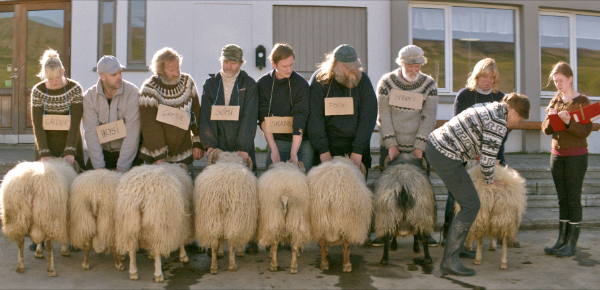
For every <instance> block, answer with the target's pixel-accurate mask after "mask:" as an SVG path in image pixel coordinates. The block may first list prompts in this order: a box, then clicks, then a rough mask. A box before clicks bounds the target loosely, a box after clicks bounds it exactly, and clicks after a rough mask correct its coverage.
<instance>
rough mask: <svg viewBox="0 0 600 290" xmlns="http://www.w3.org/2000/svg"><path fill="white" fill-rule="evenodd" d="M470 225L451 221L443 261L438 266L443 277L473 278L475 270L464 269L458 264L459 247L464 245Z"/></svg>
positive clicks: (456, 220) (455, 220) (454, 220)
mask: <svg viewBox="0 0 600 290" xmlns="http://www.w3.org/2000/svg"><path fill="white" fill-rule="evenodd" d="M470 228H471V224H468V223H465V222H462V221H460V220H458V219H453V220H452V224H450V229H449V230H448V237H447V238H446V247H445V248H444V259H443V260H442V263H441V264H440V272H442V274H444V275H456V276H473V275H475V270H473V269H469V268H466V267H465V266H463V264H462V263H461V262H460V257H459V255H460V246H461V245H463V244H464V243H465V240H466V239H467V235H468V234H469V229H470Z"/></svg>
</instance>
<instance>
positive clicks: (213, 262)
mask: <svg viewBox="0 0 600 290" xmlns="http://www.w3.org/2000/svg"><path fill="white" fill-rule="evenodd" d="M219 244H220V240H213V241H212V242H211V243H210V250H211V251H212V256H211V259H210V260H211V262H210V273H211V274H217V269H219V266H218V265H217V251H218V250H219Z"/></svg>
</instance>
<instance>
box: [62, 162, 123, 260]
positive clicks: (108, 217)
mask: <svg viewBox="0 0 600 290" xmlns="http://www.w3.org/2000/svg"><path fill="white" fill-rule="evenodd" d="M121 176H122V174H120V173H117V172H114V171H110V170H107V169H96V170H91V171H87V172H85V173H83V174H81V175H79V176H78V177H77V178H76V179H75V181H74V182H73V187H72V189H71V194H70V195H69V242H70V243H71V246H73V247H75V248H80V249H83V250H84V256H83V264H82V265H81V267H82V268H83V270H88V269H89V268H90V264H89V252H90V249H91V248H92V247H93V248H94V251H96V253H102V252H107V251H111V252H112V253H113V256H114V258H115V268H117V270H119V271H122V270H124V269H125V267H124V266H123V264H122V263H121V257H120V256H119V255H118V254H117V252H116V251H115V215H114V214H115V207H116V204H117V186H118V185H119V180H120V179H121Z"/></svg>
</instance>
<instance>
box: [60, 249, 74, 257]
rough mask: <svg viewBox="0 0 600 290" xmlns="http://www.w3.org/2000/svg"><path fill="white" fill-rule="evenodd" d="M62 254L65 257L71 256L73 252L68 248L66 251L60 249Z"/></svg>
mask: <svg viewBox="0 0 600 290" xmlns="http://www.w3.org/2000/svg"><path fill="white" fill-rule="evenodd" d="M60 254H61V255H62V256H63V257H70V256H71V252H69V250H66V251H60Z"/></svg>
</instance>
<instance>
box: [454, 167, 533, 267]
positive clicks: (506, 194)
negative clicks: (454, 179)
mask: <svg viewBox="0 0 600 290" xmlns="http://www.w3.org/2000/svg"><path fill="white" fill-rule="evenodd" d="M494 172H495V173H494V181H495V183H499V184H501V186H497V185H496V184H487V183H485V181H484V179H483V174H482V173H481V168H480V166H479V165H477V166H475V167H473V168H471V169H470V170H469V175H471V179H472V180H473V184H474V185H475V188H476V189H477V194H478V195H479V200H480V202H481V207H480V209H479V213H478V214H477V218H476V219H475V221H474V222H473V225H472V226H471V230H470V231H469V235H468V236H467V239H466V244H467V245H470V244H472V243H473V242H474V241H476V242H477V253H476V256H475V261H474V263H475V264H476V265H479V264H481V259H482V257H481V244H482V241H483V238H485V237H489V238H490V239H492V240H493V239H495V238H497V239H501V240H502V260H501V264H500V269H506V267H507V265H506V263H507V259H506V250H507V245H508V244H509V243H513V242H514V241H515V239H516V237H517V231H518V230H519V225H520V224H521V218H522V216H523V214H524V213H525V209H526V208H527V190H526V189H525V179H523V178H522V177H521V176H520V175H519V173H518V172H517V171H516V170H514V169H511V168H508V167H502V166H496V168H495V170H494ZM456 207H457V212H458V211H460V206H458V204H457V205H456Z"/></svg>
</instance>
